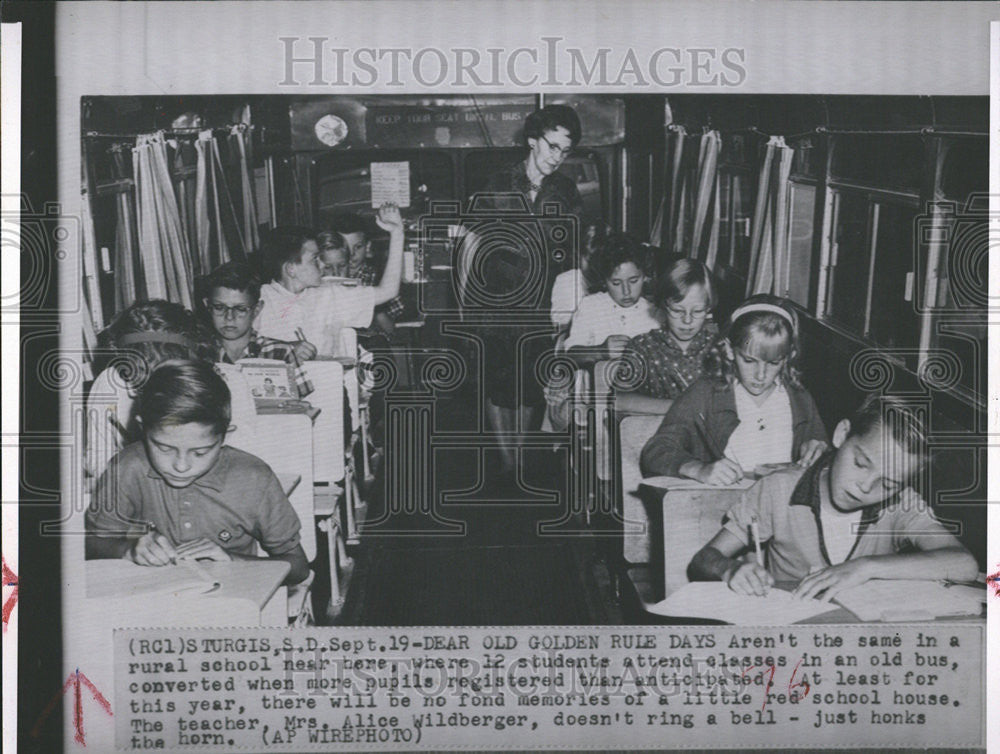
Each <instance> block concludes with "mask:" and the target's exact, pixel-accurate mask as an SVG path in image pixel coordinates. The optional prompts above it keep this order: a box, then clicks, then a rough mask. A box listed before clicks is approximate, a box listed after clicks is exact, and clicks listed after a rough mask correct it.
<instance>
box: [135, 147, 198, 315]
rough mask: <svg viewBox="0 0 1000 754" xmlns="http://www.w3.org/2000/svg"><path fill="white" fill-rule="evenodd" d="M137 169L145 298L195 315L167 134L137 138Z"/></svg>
mask: <svg viewBox="0 0 1000 754" xmlns="http://www.w3.org/2000/svg"><path fill="white" fill-rule="evenodd" d="M132 166H133V170H134V171H135V187H136V199H137V201H136V204H137V208H136V216H137V219H138V228H139V251H140V259H141V267H142V274H143V279H144V280H145V283H146V293H147V295H148V296H149V298H165V299H167V300H169V301H174V302H176V303H179V304H182V305H183V306H185V307H187V308H188V309H191V308H192V303H193V298H194V297H193V291H192V283H193V279H192V277H193V276H192V263H191V258H190V253H189V250H188V243H187V236H186V235H185V233H184V225H183V224H182V222H181V216H180V212H179V210H178V208H177V201H176V198H175V196H174V186H173V183H172V181H171V177H170V170H169V167H168V164H167V145H166V141H165V140H164V138H163V134H162V132H158V133H154V134H142V135H140V136H138V137H136V144H135V147H134V148H133V149H132Z"/></svg>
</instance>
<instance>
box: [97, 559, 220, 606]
mask: <svg viewBox="0 0 1000 754" xmlns="http://www.w3.org/2000/svg"><path fill="white" fill-rule="evenodd" d="M219 586H220V585H219V582H218V581H215V580H213V579H212V578H211V576H209V575H208V574H207V573H206V572H205V570H204V569H202V568H199V567H198V565H197V563H191V562H190V561H186V560H182V561H180V562H178V563H177V564H176V565H167V566H159V567H153V566H140V565H136V564H135V563H129V562H127V561H124V560H92V561H90V562H89V563H88V564H87V596H88V597H94V598H98V599H100V598H107V597H122V596H125V595H129V596H133V597H135V596H138V595H150V594H162V595H164V596H167V595H171V594H180V593H185V594H204V593H206V592H211V591H213V590H215V589H218V588H219Z"/></svg>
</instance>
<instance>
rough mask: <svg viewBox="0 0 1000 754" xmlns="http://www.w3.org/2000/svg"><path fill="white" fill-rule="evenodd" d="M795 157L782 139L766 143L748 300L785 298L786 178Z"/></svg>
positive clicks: (759, 181) (759, 188)
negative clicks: (769, 295) (756, 296)
mask: <svg viewBox="0 0 1000 754" xmlns="http://www.w3.org/2000/svg"><path fill="white" fill-rule="evenodd" d="M794 154H795V152H794V150H793V149H792V148H791V147H789V146H787V145H786V144H785V140H784V138H783V137H781V136H772V137H771V138H770V140H769V141H768V143H767V148H766V150H765V155H764V164H763V166H762V167H761V170H760V177H759V179H758V182H757V202H756V204H755V205H754V213H753V224H752V225H751V244H750V272H749V274H748V275H747V290H746V293H747V295H748V296H751V295H754V294H757V293H772V294H774V295H776V296H782V297H784V296H787V295H788V285H789V281H788V220H789V206H788V177H789V175H790V174H791V171H792V158H793V157H794Z"/></svg>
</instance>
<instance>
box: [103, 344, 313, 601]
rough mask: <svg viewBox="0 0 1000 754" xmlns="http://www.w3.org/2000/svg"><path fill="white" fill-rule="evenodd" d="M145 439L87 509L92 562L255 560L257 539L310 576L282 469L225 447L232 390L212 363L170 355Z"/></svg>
mask: <svg viewBox="0 0 1000 754" xmlns="http://www.w3.org/2000/svg"><path fill="white" fill-rule="evenodd" d="M138 415H139V421H140V425H141V428H142V432H143V440H142V442H136V443H133V444H132V445H129V446H127V447H126V448H125V449H124V450H122V451H121V452H120V453H119V454H118V455H117V456H115V457H114V458H113V459H112V460H111V463H110V464H109V466H108V468H107V470H106V471H105V472H104V474H103V475H102V477H101V478H100V480H99V481H98V483H97V489H96V490H95V493H94V499H93V502H92V504H91V506H90V509H89V510H88V511H87V516H86V521H87V540H86V553H87V558H88V559H98V558H124V559H126V560H131V561H132V562H133V563H137V564H138V565H144V566H163V565H167V564H169V563H174V562H176V561H177V560H179V559H181V560H183V559H209V560H249V559H256V553H257V546H258V545H260V547H261V548H263V550H264V552H266V553H267V554H268V556H269V557H270V558H272V559H274V560H284V561H286V562H287V563H289V564H290V565H291V570H290V571H289V572H288V576H287V577H286V579H285V583H286V584H297V583H298V582H300V581H302V580H303V579H305V578H306V576H307V575H308V573H309V565H308V563H307V562H306V556H305V553H304V552H303V550H302V546H301V544H300V543H299V528H300V523H299V519H298V516H297V515H296V513H295V511H294V510H293V509H292V506H291V504H290V503H289V502H288V498H287V497H285V494H284V492H283V491H282V489H281V485H280V484H279V483H278V480H277V478H276V477H275V475H274V472H272V471H271V469H270V467H269V466H268V465H267V464H265V463H264V462H263V461H261V460H260V459H259V458H256V457H255V456H252V455H250V454H249V453H244V452H243V451H241V450H237V449H235V448H230V447H228V446H225V445H223V442H224V441H225V437H226V431H227V429H228V427H229V420H230V396H229V388H228V387H227V386H226V383H225V381H224V380H223V379H222V378H221V377H220V376H219V375H218V374H216V373H215V371H214V370H213V368H212V366H211V365H209V364H204V363H200V362H193V361H168V362H165V363H164V364H162V365H161V366H160V367H159V368H157V369H156V370H155V371H154V372H153V373H152V374H151V375H150V376H149V379H148V380H147V381H146V384H145V385H144V386H143V388H142V392H141V394H140V396H139V403H138Z"/></svg>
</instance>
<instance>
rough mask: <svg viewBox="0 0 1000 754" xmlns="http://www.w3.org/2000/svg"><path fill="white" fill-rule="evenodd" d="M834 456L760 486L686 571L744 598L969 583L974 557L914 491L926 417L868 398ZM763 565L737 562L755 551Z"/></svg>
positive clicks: (923, 458) (829, 595) (840, 429)
mask: <svg viewBox="0 0 1000 754" xmlns="http://www.w3.org/2000/svg"><path fill="white" fill-rule="evenodd" d="M833 444H834V447H835V450H833V451H830V452H828V453H826V454H825V455H824V456H823V457H822V458H820V460H819V461H817V462H816V463H815V464H813V465H812V466H811V467H809V468H808V469H787V470H782V471H779V472H776V473H774V474H771V475H770V476H767V477H764V478H763V479H761V480H760V481H758V482H757V483H756V484H755V485H754V486H753V487H751V488H750V489H748V490H747V491H746V492H744V493H743V496H742V498H741V499H740V502H738V503H737V504H736V505H734V506H733V508H732V509H730V511H729V513H728V514H726V521H725V523H724V525H723V527H722V529H721V530H720V531H719V533H718V534H716V535H715V537H713V538H712V540H711V541H710V542H709V543H708V544H707V545H705V546H704V547H703V548H702V549H701V550H699V551H698V553H697V554H696V555H695V556H694V558H693V559H692V560H691V564H690V566H689V569H688V570H689V573H690V574H691V576H692V578H695V579H701V580H713V579H718V580H722V581H725V582H726V583H727V584H728V585H729V587H730V588H731V589H732V590H733V591H735V592H738V593H740V594H751V595H763V594H766V593H767V591H768V589H769V588H770V587H771V586H772V585H773V584H774V583H775V582H779V581H785V582H787V581H795V582H798V587H797V588H796V589H795V594H796V595H798V596H801V597H803V598H821V599H825V600H830V599H833V598H834V597H836V596H837V594H838V593H840V592H841V591H843V590H844V589H848V588H850V587H854V586H857V585H859V584H863V583H865V582H866V581H868V580H870V579H953V580H956V581H966V580H972V579H974V578H975V577H976V573H977V569H978V566H977V564H976V559H975V558H974V557H973V556H972V554H971V553H970V552H969V551H968V550H967V549H966V548H965V547H964V546H963V545H962V544H961V542H959V541H958V539H957V538H956V537H955V536H954V535H953V534H951V533H950V532H948V531H947V530H946V529H945V527H944V526H942V525H941V523H940V522H939V521H938V520H937V519H936V518H935V517H934V515H933V513H932V512H931V510H930V506H929V505H928V504H927V503H926V502H925V501H924V500H922V499H921V498H920V496H919V495H918V494H917V493H916V492H915V491H914V490H913V489H912V488H910V487H909V486H908V484H909V482H910V480H911V479H913V478H914V476H915V475H916V474H917V472H918V471H919V470H920V469H921V468H922V467H923V465H924V464H925V463H927V460H928V459H927V449H926V430H925V428H924V425H923V422H922V421H921V419H920V417H919V416H917V415H916V414H915V413H914V412H913V411H912V410H911V409H910V408H908V407H907V406H906V405H905V404H904V403H902V402H900V401H899V400H897V399H894V398H891V397H881V396H877V395H871V396H869V397H868V398H867V399H866V400H865V402H864V403H863V404H862V405H861V407H860V408H859V409H858V411H857V412H856V413H855V415H854V416H853V417H852V418H851V419H850V420H847V419H844V420H842V421H841V422H840V423H839V424H838V425H837V428H836V430H835V431H834V434H833ZM752 525H753V526H756V528H757V537H758V540H759V543H760V545H761V546H765V545H766V550H767V563H766V566H762V565H759V564H758V563H757V562H755V561H754V562H744V561H743V560H740V559H738V558H739V556H740V555H741V554H743V553H745V552H748V551H751V550H753V549H754V547H755V542H754V538H753V537H754V535H753V534H751V529H752Z"/></svg>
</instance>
